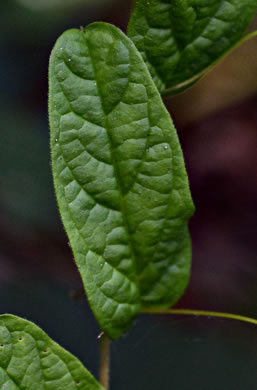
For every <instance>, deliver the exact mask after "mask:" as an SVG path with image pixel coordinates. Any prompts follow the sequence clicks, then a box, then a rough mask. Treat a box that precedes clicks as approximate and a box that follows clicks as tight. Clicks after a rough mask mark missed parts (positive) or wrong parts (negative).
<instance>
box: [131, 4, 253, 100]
mask: <svg viewBox="0 0 257 390" xmlns="http://www.w3.org/2000/svg"><path fill="white" fill-rule="evenodd" d="M256 7H257V0H139V1H138V3H137V5H136V7H135V10H134V12H133V14H132V16H131V20H130V23H129V26H128V36H129V37H130V38H131V39H132V40H133V42H134V43H135V45H136V47H137V48H138V50H139V51H140V53H141V54H142V56H143V58H144V60H145V62H146V63H147V65H148V67H149V70H150V72H151V74H152V77H153V79H154V81H155V83H156V85H157V87H158V88H159V90H160V91H164V90H166V89H168V88H170V91H165V93H166V94H168V93H170V94H172V93H176V90H177V89H178V90H181V89H183V88H185V86H187V85H188V86H190V85H192V83H193V82H194V81H197V80H198V79H199V77H198V75H199V73H200V72H202V71H203V70H204V69H206V68H207V67H209V66H210V65H211V64H212V63H214V62H215V61H217V60H218V59H219V58H220V57H222V56H223V55H224V54H225V53H226V52H227V51H229V50H230V49H231V48H232V47H233V46H234V45H235V44H236V42H238V41H239V40H240V39H241V38H242V35H243V33H244V32H245V30H246V28H247V26H248V24H249V22H250V21H251V19H252V18H253V16H254V14H255V12H256ZM194 78H195V79H194Z"/></svg>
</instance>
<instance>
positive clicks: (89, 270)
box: [49, 23, 193, 338]
mask: <svg viewBox="0 0 257 390" xmlns="http://www.w3.org/2000/svg"><path fill="white" fill-rule="evenodd" d="M49 77H50V95H49V110H50V127H51V150H52V167H53V176H54V184H55V190H56V194H57V200H58V203H59V208H60V213H61V216H62V219H63V223H64V227H65V229H66V231H67V234H68V237H69V240H70V242H71V246H72V249H73V253H74V257H75V261H76V263H77V266H78V268H79V271H80V273H81V276H82V279H83V283H84V285H85V289H86V292H87V295H88V299H89V302H90V304H91V307H92V310H93V312H94V314H95V316H96V318H97V320H98V322H99V324H100V325H101V327H102V328H103V329H104V331H105V332H106V333H107V334H108V335H109V337H111V338H116V337H119V336H120V334H121V333H122V332H124V331H125V330H126V329H127V328H128V327H129V326H130V325H131V322H132V320H133V318H134V317H135V316H136V315H137V314H138V313H139V311H140V310H141V306H142V305H143V306H147V307H149V306H150V307H151V306H154V307H168V306H170V305H171V304H173V303H174V302H175V301H177V299H178V298H179V297H180V296H181V294H182V292H183V290H184V288H185V286H186V284H187V281H188V277H189V271H190V257H191V250H190V239H189V234H188V229H187V220H188V218H189V217H190V216H191V214H192V212H193V204H192V200H191V196H190V192H189V187H188V180H187V175H186V172H185V167H184V161H183V156H182V151H181V148H180V145H179V141H178V138H177V134H176V131H175V128H174V126H173V124H172V122H171V119H170V117H169V114H168V112H167V111H166V109H165V107H164V105H163V103H162V101H161V98H160V95H159V93H158V91H157V89H156V87H155V85H154V83H153V81H152V80H151V77H150V75H149V72H148V70H147V68H146V66H145V64H144V61H143V60H142V58H141V56H140V54H139V53H138V51H137V50H136V48H135V46H134V44H133V43H132V42H131V41H130V39H128V38H127V37H126V36H125V35H124V34H123V33H122V32H121V31H120V30H119V29H117V28H116V27H114V26H111V25H108V24H105V23H94V24H92V25H90V26H88V27H87V28H86V29H85V30H84V31H81V30H69V31H67V32H65V33H64V34H63V35H62V36H61V37H60V38H59V39H58V41H57V43H56V45H55V47H54V49H53V52H52V55H51V60H50V75H49Z"/></svg>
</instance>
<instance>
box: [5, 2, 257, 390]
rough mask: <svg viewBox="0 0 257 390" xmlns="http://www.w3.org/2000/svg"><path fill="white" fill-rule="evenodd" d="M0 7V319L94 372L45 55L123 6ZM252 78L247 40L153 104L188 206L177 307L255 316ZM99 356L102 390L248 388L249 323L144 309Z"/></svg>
mask: <svg viewBox="0 0 257 390" xmlns="http://www.w3.org/2000/svg"><path fill="white" fill-rule="evenodd" d="M0 4H1V5H0V30H1V34H0V53H1V62H0V94H1V105H0V110H1V112H0V114H1V115H0V117H1V143H0V145H1V146H0V167H1V168H0V171H1V174H0V240H1V246H0V269H1V272H0V297H1V299H0V313H4V312H9V313H13V314H17V315H21V316H23V317H25V318H27V319H29V320H32V321H34V322H36V323H37V324H38V325H39V326H41V327H43V328H44V330H45V331H47V332H48V333H49V335H50V336H51V337H53V338H54V339H55V340H56V341H57V342H59V343H60V344H62V345H63V346H64V347H66V348H67V349H69V350H70V351H71V352H72V353H74V354H76V355H77V356H78V357H79V358H80V359H81V360H82V361H83V362H84V363H85V365H86V366H87V367H88V368H89V369H90V370H91V371H92V372H93V373H94V374H96V375H97V365H98V347H99V340H98V339H97V335H98V334H99V332H100V330H99V328H98V326H97V324H96V322H95V320H94V318H93V316H92V314H91V312H90V309H89V307H88V304H87V302H86V299H85V298H84V299H82V300H81V299H79V295H80V294H79V292H80V289H81V281H80V277H79V275H78V272H77V270H76V267H75V265H74V262H73V259H72V254H71V250H70V248H69V246H68V241H67V238H66V236H65V233H64V231H63V228H62V225H61V222H60V218H59V216H58V211H57V207H56V202H55V196H54V191H53V185H52V178H51V166H50V156H49V130H48V117H47V115H48V114H47V89H48V85H47V84H48V81H47V71H48V59H49V55H50V51H51V48H52V47H53V45H54V43H55V41H56V39H57V38H58V36H59V35H60V34H61V33H62V32H63V31H64V30H66V29H67V28H71V27H75V28H79V27H80V26H81V25H82V26H85V25H87V24H88V23H90V22H93V21H106V22H110V23H113V24H115V25H116V26H118V27H120V28H121V29H122V30H123V31H125V30H126V25H127V22H128V18H129V12H130V6H131V5H130V1H128V0H8V1H2V2H1V3H0ZM255 24H256V22H255ZM253 28H254V23H253V25H252V26H251V29H253ZM256 76H257V39H255V40H251V41H249V42H248V43H246V44H245V45H244V46H242V47H241V48H239V49H237V50H236V51H235V52H234V53H232V54H231V55H230V56H229V57H228V58H227V59H226V60H225V61H223V62H222V63H221V64H219V65H218V66H217V67H216V69H215V70H214V71H212V72H211V73H209V74H208V76H207V77H205V78H204V79H203V80H202V81H200V82H199V83H198V84H197V85H196V86H194V87H193V88H191V89H190V90H189V91H187V92H186V93H184V94H182V95H180V96H177V97H175V98H169V99H166V100H165V104H166V106H167V107H168V109H169V111H170V113H171V115H172V118H173V120H174V122H175V125H176V127H177V130H178V134H179V138H180V140H181V143H182V147H183V150H184V154H185V160H186V165H187V169H188V174H189V179H190V185H191V190H192V196H193V199H194V202H195V205H196V213H195V215H194V217H193V218H192V220H191V222H190V229H191V233H192V242H193V266H192V277H191V281H190V284H189V287H188V289H187V291H186V293H185V295H184V297H183V298H182V299H181V301H180V302H179V303H178V305H177V306H178V307H184V308H194V309H209V310H218V311H226V312H233V313H238V314H242V315H247V316H252V317H255V318H256V317H257V283H256V281H257V236H256V231H257V180H256V179H257V77H256ZM152 317H154V318H152ZM112 349H113V354H112V386H111V388H112V390H116V389H119V390H121V389H124V390H126V389H129V388H130V389H131V388H134V389H143V388H147V389H148V390H151V389H156V388H162V389H164V390H165V389H170V388H172V389H177V388H180V390H188V389H192V388H196V386H197V388H198V389H199V390H217V389H225V388H226V390H230V389H231V390H236V389H239V390H248V389H249V390H250V389H254V388H256V386H257V352H256V351H257V327H254V325H245V324H239V323H237V322H233V321H228V320H214V319H201V318H195V317H193V318H185V317H183V316H181V317H178V316H176V318H175V317H169V316H158V317H156V316H146V315H144V316H141V317H140V319H139V320H138V321H137V322H136V325H135V327H134V328H133V330H132V331H131V332H129V333H128V334H127V335H125V336H124V337H123V338H122V339H121V340H120V341H118V342H115V343H113V348H112ZM185 372H186V373H187V375H185Z"/></svg>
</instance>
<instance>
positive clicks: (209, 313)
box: [142, 309, 257, 325]
mask: <svg viewBox="0 0 257 390" xmlns="http://www.w3.org/2000/svg"><path fill="white" fill-rule="evenodd" d="M142 313H149V314H181V315H191V316H192V315H193V316H205V317H216V318H217V317H218V318H226V319H230V320H237V321H243V322H248V323H249V324H254V325H257V320H256V319H255V318H250V317H245V316H241V315H239V314H231V313H222V312H218V311H205V310H190V309H167V310H162V309H143V310H142Z"/></svg>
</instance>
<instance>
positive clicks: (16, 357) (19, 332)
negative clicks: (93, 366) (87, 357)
mask: <svg viewBox="0 0 257 390" xmlns="http://www.w3.org/2000/svg"><path fill="white" fill-rule="evenodd" d="M0 388H1V389H3V390H19V389H20V390H60V389H63V390H64V389H65V390H78V389H81V390H104V388H103V387H102V386H101V385H100V384H99V383H98V382H97V381H96V379H95V378H94V377H93V376H92V375H91V374H90V373H89V371H88V370H87V369H86V368H85V367H84V366H83V365H82V364H81V363H80V361H79V360H78V359H77V358H75V356H73V355H71V354H70V353H69V352H67V351H65V350H64V349H63V348H61V347H60V346H59V345H57V344H56V343H55V342H54V341H52V340H51V339H50V338H49V337H48V336H47V334H46V333H45V332H43V330H42V329H40V328H39V327H38V326H36V325H35V324H33V323H32V322H30V321H26V320H24V319H22V318H19V317H15V316H13V315H8V314H5V315H0Z"/></svg>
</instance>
